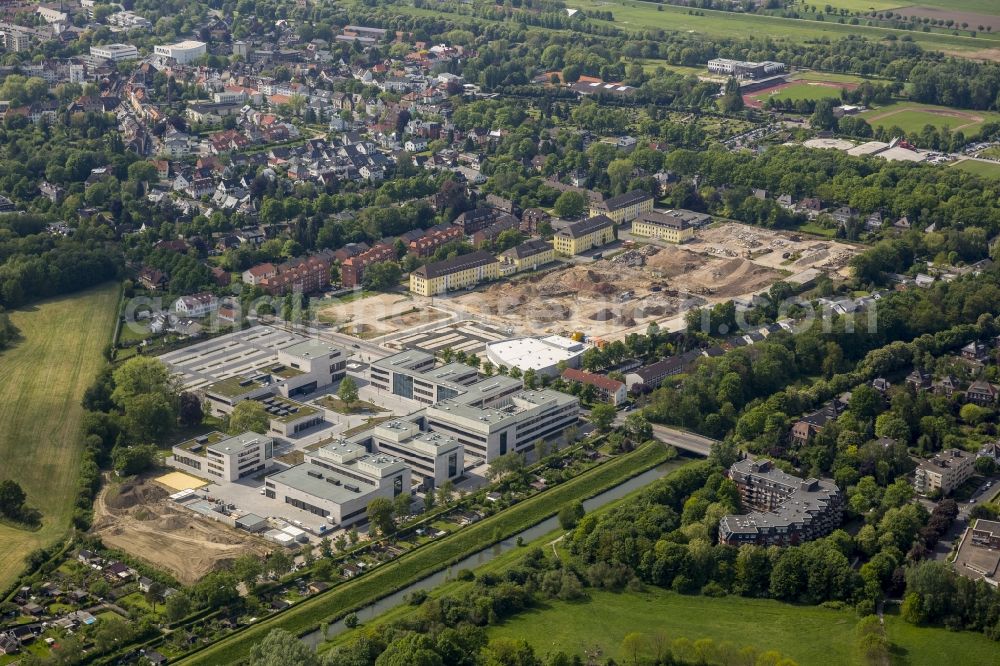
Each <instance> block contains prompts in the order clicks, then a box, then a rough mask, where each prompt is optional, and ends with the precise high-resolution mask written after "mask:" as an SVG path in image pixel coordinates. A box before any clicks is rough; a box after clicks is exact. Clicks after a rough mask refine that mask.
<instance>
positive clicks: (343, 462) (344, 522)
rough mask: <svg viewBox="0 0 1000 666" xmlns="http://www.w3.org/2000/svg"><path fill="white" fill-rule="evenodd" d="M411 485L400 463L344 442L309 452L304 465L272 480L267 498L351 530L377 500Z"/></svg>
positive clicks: (268, 482) (267, 482)
mask: <svg viewBox="0 0 1000 666" xmlns="http://www.w3.org/2000/svg"><path fill="white" fill-rule="evenodd" d="M410 484H411V479H410V468H409V467H408V466H407V465H406V464H405V463H404V462H403V461H402V460H400V459H398V458H394V457H392V456H388V455H384V454H370V453H368V451H366V450H365V447H363V446H361V445H360V444H354V443H351V442H344V441H341V442H333V443H330V444H326V445H325V446H321V447H320V448H318V449H316V450H315V451H307V452H306V453H305V461H304V462H303V463H302V464H300V465H295V466H294V467H290V468H288V469H286V470H284V471H281V472H278V473H277V474H272V475H270V476H268V477H267V478H266V479H265V480H264V495H265V496H266V497H269V498H271V499H273V500H277V501H279V502H283V503H285V504H290V505H292V506H294V507H296V508H298V509H302V510H303V511H308V512H310V513H312V514H315V515H317V516H322V517H324V518H326V520H327V522H328V523H330V524H331V525H336V526H340V527H350V526H351V525H353V524H355V523H358V522H362V521H364V520H365V519H366V510H367V508H368V504H369V503H370V502H371V501H372V500H373V499H375V498H376V497H385V498H388V499H392V498H394V497H396V496H398V495H401V494H403V493H409V492H410Z"/></svg>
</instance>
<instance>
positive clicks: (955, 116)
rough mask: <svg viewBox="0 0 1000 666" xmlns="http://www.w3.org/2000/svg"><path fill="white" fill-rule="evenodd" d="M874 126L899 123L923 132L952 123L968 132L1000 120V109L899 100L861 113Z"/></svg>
mask: <svg viewBox="0 0 1000 666" xmlns="http://www.w3.org/2000/svg"><path fill="white" fill-rule="evenodd" d="M860 117H861V118H864V119H865V120H867V121H868V124H869V125H871V126H872V127H878V126H880V125H881V126H883V127H886V128H889V127H894V126H898V127H899V128H900V129H902V130H903V131H904V132H907V133H911V132H920V131H921V130H922V129H923V128H924V125H934V126H935V127H949V128H950V129H951V131H953V132H955V131H958V130H962V132H964V133H965V135H966V136H971V135H973V134H975V133H976V132H978V131H979V128H980V127H982V126H983V123H985V122H1000V113H994V112H992V111H968V110H960V109H952V108H950V107H947V106H934V105H931V104H916V103H913V102H895V103H893V104H889V105H887V106H882V107H879V108H877V109H870V110H868V111H865V112H864V113H862V114H861V116H860Z"/></svg>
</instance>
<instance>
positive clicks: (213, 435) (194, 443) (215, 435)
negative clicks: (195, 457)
mask: <svg viewBox="0 0 1000 666" xmlns="http://www.w3.org/2000/svg"><path fill="white" fill-rule="evenodd" d="M227 436H228V435H224V434H223V433H221V432H219V431H218V430H213V431H212V432H210V433H208V434H206V435H199V436H198V437H194V438H192V439H189V440H187V441H184V442H181V443H180V444H177V448H178V449H181V450H183V451H191V450H192V449H197V448H198V447H205V446H208V445H209V444H215V443H216V442H221V441H222V440H223V439H225V438H226V437H227Z"/></svg>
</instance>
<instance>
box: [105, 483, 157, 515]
mask: <svg viewBox="0 0 1000 666" xmlns="http://www.w3.org/2000/svg"><path fill="white" fill-rule="evenodd" d="M115 490H116V489H115V488H112V489H111V490H109V491H108V494H107V496H106V498H105V502H106V503H107V505H108V508H109V509H112V510H115V511H125V510H126V509H131V508H132V507H134V506H138V505H140V504H150V503H153V502H156V501H159V500H162V499H166V498H167V495H168V493H167V491H166V490H165V489H164V488H163V487H162V486H158V485H155V484H152V483H148V482H135V481H128V482H125V483H123V484H122V485H121V486H119V487H118V488H117V492H115Z"/></svg>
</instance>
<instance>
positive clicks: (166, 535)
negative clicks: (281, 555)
mask: <svg viewBox="0 0 1000 666" xmlns="http://www.w3.org/2000/svg"><path fill="white" fill-rule="evenodd" d="M169 494H170V491H168V490H167V489H166V488H165V487H164V486H162V485H160V484H159V483H158V482H157V481H156V480H154V479H151V478H146V479H139V480H134V481H126V482H124V483H121V484H109V485H107V486H105V488H104V490H103V491H102V492H101V494H100V495H99V496H98V498H97V500H96V501H95V503H94V526H93V530H92V531H93V532H94V534H96V535H97V536H99V537H100V538H101V541H102V542H103V543H104V545H105V546H107V547H109V548H114V549H116V550H120V551H122V552H124V553H127V554H129V555H131V556H133V557H136V558H138V559H142V560H145V561H147V562H149V563H150V564H152V565H153V566H155V567H157V568H161V569H164V570H166V571H169V572H170V573H171V575H173V576H174V578H176V579H177V581H178V582H180V583H183V584H184V585H190V584H192V583H195V582H196V581H198V580H199V579H200V578H201V577H202V576H204V575H205V574H207V573H209V572H210V571H213V570H215V569H218V568H220V567H222V566H223V565H225V564H226V563H228V562H231V561H233V560H235V559H236V558H238V557H239V556H240V555H242V554H244V553H247V552H252V553H256V554H258V555H264V554H266V553H267V552H269V551H270V550H272V549H273V545H272V546H270V547H269V546H268V544H267V542H265V541H263V540H262V539H260V538H258V537H256V536H253V535H251V534H248V533H247V532H243V531H237V530H235V529H233V528H231V527H228V526H226V525H224V524H221V523H219V522H216V521H212V520H208V519H203V518H199V517H197V516H195V515H194V514H193V513H191V512H190V511H188V510H186V509H183V508H181V507H179V506H177V505H176V504H174V503H173V502H171V501H170V499H169Z"/></svg>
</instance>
